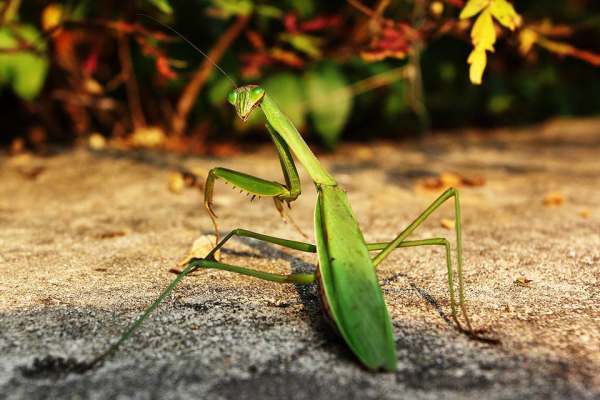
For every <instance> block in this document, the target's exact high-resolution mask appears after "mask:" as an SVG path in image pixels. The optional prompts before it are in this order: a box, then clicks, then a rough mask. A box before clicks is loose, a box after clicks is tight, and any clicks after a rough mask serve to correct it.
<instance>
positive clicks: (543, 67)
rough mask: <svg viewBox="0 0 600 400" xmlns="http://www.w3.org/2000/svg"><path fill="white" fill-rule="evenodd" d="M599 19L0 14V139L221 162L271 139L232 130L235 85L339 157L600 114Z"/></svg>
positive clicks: (459, 3)
mask: <svg viewBox="0 0 600 400" xmlns="http://www.w3.org/2000/svg"><path fill="white" fill-rule="evenodd" d="M598 11H599V10H598V3H597V2H594V1H593V0H570V1H569V0H557V1H553V2H536V1H528V0H522V1H519V2H516V3H514V4H511V2H509V1H508V0H468V1H464V0H445V1H440V0H433V1H429V0H408V1H399V0H397V1H391V0H379V1H367V0H363V1H362V2H361V1H359V0H348V1H329V2H322V1H317V0H285V1H278V2H269V1H263V0H212V1H209V0H204V1H203V0H195V1H185V2H175V1H172V0H171V1H169V0H136V1H125V2H123V1H121V2H117V1H114V0H109V1H103V2H95V1H92V0H69V1H53V2H48V1H41V0H31V1H27V2H22V1H19V0H0V106H1V107H2V110H3V113H4V114H5V117H4V118H3V122H4V123H5V126H4V130H3V134H2V136H0V141H1V143H4V144H10V143H13V144H14V142H15V141H17V142H18V143H20V145H21V146H22V145H23V143H26V144H27V145H29V146H33V147H39V146H45V145H47V144H48V143H52V142H73V141H76V140H88V138H91V137H94V138H95V140H94V143H104V142H102V140H100V141H99V140H98V138H99V137H104V138H105V139H107V143H110V144H112V145H115V146H123V147H136V146H142V147H161V148H165V149H168V150H175V151H183V152H194V153H206V152H213V153H222V154H225V153H226V152H227V151H225V150H223V149H224V147H223V146H218V144H219V143H222V142H224V141H231V140H232V139H239V138H240V137H242V136H246V137H250V138H259V137H260V138H267V137H268V136H267V135H265V134H264V132H262V130H264V127H263V126H262V124H264V117H262V116H261V115H260V113H255V114H254V115H253V117H252V118H250V120H249V121H248V122H247V123H246V124H242V123H241V121H239V120H238V119H236V118H235V115H234V113H233V110H232V108H231V107H230V106H228V105H227V103H226V96H227V93H228V91H229V90H231V89H232V88H233V87H234V84H233V82H232V81H235V82H236V83H237V84H239V85H241V84H246V83H259V84H261V85H263V86H264V87H265V88H266V90H267V91H268V92H269V93H270V94H271V96H272V97H273V98H274V99H275V100H276V101H277V102H278V103H279V105H280V106H281V108H282V109H283V110H284V111H285V112H286V113H287V115H288V116H289V117H290V119H291V120H292V121H293V122H294V124H296V125H297V126H298V128H299V129H301V131H302V132H303V133H305V134H306V135H308V136H312V137H316V138H318V141H319V142H320V143H321V144H322V145H324V146H325V147H327V148H330V149H331V148H334V147H335V145H336V144H337V143H338V142H339V140H340V139H342V138H348V139H359V140H363V139H370V138H397V137H400V136H403V135H414V134H419V133H422V132H424V131H427V130H428V129H430V128H434V129H439V128H442V129H446V128H458V127H462V126H468V125H478V126H483V127H486V126H493V125H499V124H503V125H504V124H509V125H510V124H521V123H531V122H535V121H539V120H541V119H543V118H547V117H551V116H556V115H590V114H597V113H598V110H600V96H598V95H597V93H598V91H599V89H600V80H598V79H597V78H598V74H597V72H598V70H597V67H598V66H599V65H600V56H599V55H598V53H597V48H594V46H597V45H598V40H597V37H598V30H599V29H600V13H598ZM161 23H162V24H166V25H168V26H164V25H161ZM170 28H173V29H176V30H177V31H178V32H181V34H182V35H183V36H185V38H187V39H189V41H190V42H191V43H193V44H194V45H195V46H197V48H198V49H200V52H199V51H198V50H196V49H194V48H193V46H190V44H189V43H186V42H185V40H184V39H182V38H181V37H179V36H178V35H177V34H176V33H175V32H174V31H173V30H171V29H170ZM471 46H472V48H470V47H471ZM200 53H205V54H207V55H208V57H209V58H210V60H208V59H207V58H206V57H205V56H203V54H200ZM214 63H216V64H218V65H219V66H220V67H221V68H222V70H223V72H224V73H225V74H226V75H227V76H225V75H224V74H221V73H220V72H219V71H217V70H216V68H215V66H214ZM469 64H470V66H469ZM98 132H99V133H100V135H101V136H99V134H98Z"/></svg>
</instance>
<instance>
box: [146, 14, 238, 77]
mask: <svg viewBox="0 0 600 400" xmlns="http://www.w3.org/2000/svg"><path fill="white" fill-rule="evenodd" d="M136 15H139V16H142V17H146V18H148V19H150V20H152V21H154V22H155V23H157V24H159V25H160V26H162V27H163V28H166V29H168V30H170V31H171V32H173V33H174V34H176V35H177V36H179V37H180V38H181V39H183V40H184V41H185V42H186V43H187V44H189V45H190V46H192V48H193V49H194V50H196V51H197V52H198V53H200V54H202V55H203V56H204V58H206V59H207V60H208V61H209V62H210V63H211V64H212V65H214V67H215V68H216V69H218V70H219V72H221V73H222V74H223V75H224V76H225V77H226V78H227V79H229V80H230V81H231V83H233V86H235V87H237V86H238V85H237V83H236V81H234V80H233V78H232V77H230V76H229V75H228V74H227V72H225V71H224V70H223V68H221V67H219V65H218V64H217V63H216V62H214V61H213V60H212V59H211V58H210V57H209V56H208V55H207V54H206V53H205V52H203V51H202V50H200V48H199V47H198V46H196V45H195V44H194V43H193V42H192V41H191V40H189V39H188V38H186V37H185V36H183V35H182V34H181V33H179V32H178V31H177V30H176V29H175V28H172V27H170V26H169V25H167V24H163V23H162V22H160V21H159V20H157V19H156V18H154V17H151V16H149V15H147V14H141V13H138V14H136Z"/></svg>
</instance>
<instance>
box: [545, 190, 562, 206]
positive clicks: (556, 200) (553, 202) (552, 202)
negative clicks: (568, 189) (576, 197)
mask: <svg viewBox="0 0 600 400" xmlns="http://www.w3.org/2000/svg"><path fill="white" fill-rule="evenodd" d="M564 202H565V196H563V195H562V194H560V193H558V192H552V193H548V194H546V196H544V205H545V206H546V207H557V206H560V205H562V204H563V203H564Z"/></svg>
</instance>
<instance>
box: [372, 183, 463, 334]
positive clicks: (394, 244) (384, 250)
mask: <svg viewBox="0 0 600 400" xmlns="http://www.w3.org/2000/svg"><path fill="white" fill-rule="evenodd" d="M450 198H454V214H455V224H454V228H455V233H456V273H457V275H458V299H459V305H460V309H461V311H462V314H463V317H464V319H465V322H466V324H467V329H468V331H469V332H473V328H472V327H471V321H470V319H469V315H468V313H467V308H466V305H465V295H464V278H463V271H462V230H461V212H460V196H459V194H458V191H457V190H456V189H454V188H450V189H448V190H446V191H445V192H444V193H442V195H441V196H440V197H438V198H437V199H436V200H435V201H434V202H433V203H431V205H430V206H429V207H427V209H426V210H425V211H424V212H423V213H421V215H419V216H418V217H417V219H415V220H414V221H413V222H412V223H411V224H410V225H408V227H406V228H405V229H404V230H403V231H402V232H400V234H399V235H398V236H397V237H396V238H395V239H394V240H392V241H391V242H389V243H387V244H382V243H377V244H375V245H376V246H375V247H376V248H373V250H379V249H380V250H381V252H380V253H379V254H377V255H376V256H375V257H374V258H373V265H374V266H375V267H377V265H379V264H380V263H381V262H382V261H383V260H384V259H385V258H386V257H387V256H388V255H389V254H390V253H391V252H392V251H393V250H394V249H396V248H398V247H409V245H408V243H415V244H412V246H424V245H441V246H445V248H446V263H447V266H448V291H449V294H450V300H451V302H450V304H451V307H452V318H453V319H454V321H455V322H456V324H457V325H458V327H459V328H460V329H462V326H461V324H460V323H459V321H458V315H457V311H456V302H455V299H454V281H453V273H452V260H451V256H450V244H449V243H448V241H447V240H445V239H441V238H435V239H425V240H422V241H413V242H406V241H405V239H406V238H407V237H408V236H409V235H410V234H411V233H413V232H414V230H415V229H417V227H418V226H419V225H421V224H422V223H423V221H425V220H426V219H427V218H428V217H429V216H430V215H431V214H432V213H433V212H434V211H435V210H437V209H438V208H439V207H440V206H441V205H442V204H443V203H444V202H446V200H448V199H450ZM371 246H373V245H371Z"/></svg>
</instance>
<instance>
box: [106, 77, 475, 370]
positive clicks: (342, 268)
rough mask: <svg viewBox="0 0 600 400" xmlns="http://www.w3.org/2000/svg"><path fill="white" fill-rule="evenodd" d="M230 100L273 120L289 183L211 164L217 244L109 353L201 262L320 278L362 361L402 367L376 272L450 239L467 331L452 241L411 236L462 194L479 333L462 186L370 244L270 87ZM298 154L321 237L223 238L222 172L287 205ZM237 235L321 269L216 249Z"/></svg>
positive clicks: (264, 275) (244, 112) (326, 303)
mask: <svg viewBox="0 0 600 400" xmlns="http://www.w3.org/2000/svg"><path fill="white" fill-rule="evenodd" d="M227 100H228V102H229V103H230V104H231V105H233V106H234V107H235V111H236V113H237V115H238V116H239V117H240V118H241V119H242V120H243V121H245V120H247V119H248V117H249V116H250V114H251V113H252V112H253V111H254V110H255V109H260V110H261V111H262V112H263V113H264V115H265V117H266V120H267V123H266V127H267V131H268V132H269V135H270V136H271V139H272V140H273V143H274V144H275V148H276V150H277V154H278V156H279V161H280V164H281V167H282V171H283V176H284V180H285V183H284V184H282V183H278V182H274V181H269V180H265V179H262V178H259V177H256V176H252V175H248V174H245V173H243V172H238V171H233V170H230V169H225V168H219V167H217V168H213V169H211V170H210V172H209V174H208V177H207V179H206V184H205V199H204V204H205V206H206V209H207V211H208V214H209V215H210V217H211V219H212V221H213V224H214V226H215V231H216V233H217V244H216V246H215V247H214V248H213V249H212V250H211V251H210V252H209V253H208V254H207V255H206V256H205V257H204V258H194V259H192V260H190V261H189V262H188V263H187V265H186V266H185V268H184V269H183V271H182V272H181V273H179V274H178V276H177V277H176V278H175V279H174V280H173V282H172V283H171V284H170V285H169V286H168V287H167V288H166V289H165V290H164V291H163V292H162V293H161V294H160V296H159V297H158V298H157V300H156V301H155V302H154V303H152V304H151V305H150V306H149V307H148V308H147V309H146V310H145V312H144V313H143V314H142V316H140V317H139V318H138V320H137V321H135V322H134V323H133V324H132V326H131V327H130V328H129V329H128V330H127V331H126V332H125V333H124V334H123V335H122V336H121V338H120V339H119V341H118V342H116V343H115V344H114V345H113V346H112V347H111V348H110V349H109V350H108V351H107V352H106V353H105V354H103V355H102V356H101V357H104V356H105V355H106V354H107V353H109V352H112V351H114V350H116V348H117V347H118V346H120V345H121V344H122V343H123V342H124V341H125V340H127V339H128V338H129V337H130V336H131V335H132V334H133V332H134V331H135V329H137V327H138V326H139V325H140V324H141V323H142V322H143V321H144V320H145V319H146V317H147V316H148V315H149V314H150V313H151V312H152V311H153V310H154V309H155V308H156V307H157V306H158V305H159V304H160V303H161V302H162V301H163V300H164V299H165V298H166V297H167V296H168V295H169V294H170V293H171V292H172V291H173V289H174V288H175V287H176V286H177V284H178V283H179V282H180V281H181V280H182V279H183V278H184V277H186V276H187V275H189V274H190V273H192V272H194V271H196V270H199V269H219V270H223V271H229V272H234V273H238V274H243V275H249V276H252V277H255V278H259V279H262V280H266V281H271V282H278V283H292V284H312V283H314V282H316V283H317V284H318V285H319V288H320V291H319V292H320V297H321V301H322V304H323V309H324V311H325V314H326V316H327V317H328V318H329V319H330V320H331V321H332V322H333V325H334V326H335V328H336V330H337V331H338V333H339V334H340V335H341V337H342V338H343V339H344V341H345V342H346V343H347V345H348V347H349V348H350V349H351V350H352V352H353V353H354V354H355V355H356V357H357V358H358V360H360V362H361V363H362V364H363V365H364V366H365V367H366V368H368V369H370V370H385V371H395V370H396V345H395V341H394V335H393V329H392V324H391V320H390V315H389V313H388V310H387V307H386V305H385V302H384V298H383V294H382V291H381V288H380V286H379V283H378V280H377V275H376V269H377V267H378V266H379V264H381V262H382V261H384V260H385V259H386V257H388V256H389V255H390V253H391V252H392V251H393V250H395V249H397V248H403V247H415V246H443V247H444V248H445V255H446V264H447V269H448V291H449V295H450V306H451V311H452V318H453V320H454V321H455V323H456V324H457V326H458V328H459V329H461V330H463V328H462V326H461V324H460V322H459V319H458V310H457V303H456V301H455V294H454V278H453V267H452V257H451V247H450V243H449V241H448V240H447V239H445V238H441V237H436V238H431V239H420V240H406V239H407V238H408V237H409V236H410V235H411V234H412V233H413V232H414V230H415V229H416V228H417V227H418V226H419V225H420V224H421V223H423V221H425V220H426V219H427V218H428V217H429V216H430V215H431V214H432V213H433V212H434V211H435V210H436V209H437V208H438V207H440V206H441V205H442V204H443V203H444V202H446V201H447V200H449V199H454V212H455V219H456V222H455V233H456V264H457V268H456V272H457V274H458V289H459V301H458V305H459V306H460V308H461V311H462V315H463V317H464V319H465V323H466V326H467V331H468V332H472V327H471V322H470V320H469V317H468V313H467V310H466V306H465V298H464V282H463V273H462V244H461V209H460V199H459V193H458V191H457V190H456V189H454V188H450V189H448V190H446V191H445V192H444V193H443V194H442V195H441V196H439V197H438V198H437V199H436V200H435V201H434V202H433V203H432V204H431V205H430V206H429V207H427V209H425V211H424V212H423V213H422V214H421V215H419V216H418V217H417V218H416V219H415V220H414V221H413V222H412V223H410V224H409V225H408V227H406V228H405V229H404V230H403V231H401V232H400V233H399V234H398V236H396V238H395V239H394V240H392V241H390V242H387V243H366V242H365V239H364V237H363V234H362V232H361V229H360V227H359V225H358V222H357V220H356V218H355V217H354V214H353V212H352V209H351V207H350V203H349V202H348V197H347V195H346V192H345V191H344V189H343V188H342V187H341V186H340V185H339V184H338V183H337V182H336V180H335V179H334V178H333V176H332V175H331V174H330V173H329V172H327V171H326V170H325V168H324V167H323V166H322V165H321V163H320V162H319V160H318V159H317V157H316V156H315V155H314V153H313V152H312V151H311V150H310V148H309V147H308V145H307V144H306V142H305V141H304V139H303V138H302V136H301V135H300V133H299V132H298V130H297V129H296V128H295V126H294V125H293V124H292V122H291V121H290V120H289V119H288V118H287V117H286V116H285V114H284V113H283V112H282V111H281V110H280V109H279V107H278V106H277V104H276V103H275V101H274V100H273V99H272V98H271V97H270V96H269V95H268V93H266V91H265V90H264V89H263V88H262V87H260V86H257V85H246V86H242V87H239V88H236V89H234V90H233V91H231V92H230V93H229V95H228V97H227ZM292 153H293V154H294V156H295V157H296V158H297V159H298V161H299V162H300V164H301V165H302V166H303V167H304V168H305V170H306V171H307V173H308V174H309V176H310V178H311V179H312V181H313V183H314V185H315V188H316V191H317V201H316V206H315V214H314V235H315V238H316V244H311V243H305V242H299V241H295V240H289V239H283V238H279V237H274V236H269V235H264V234H261V233H257V232H252V231H249V230H246V229H241V228H239V229H234V230H232V231H231V232H229V233H228V234H227V235H225V236H224V237H223V238H222V239H221V238H220V235H219V233H218V232H219V229H218V225H217V216H216V214H215V212H214V210H213V191H214V185H215V181H216V180H218V179H221V180H223V181H225V182H228V183H229V184H231V185H233V186H235V187H237V188H239V189H241V190H243V191H245V192H248V193H249V194H251V195H256V196H261V197H270V198H272V199H273V201H274V203H275V205H276V208H277V209H278V210H279V211H280V212H281V210H282V208H283V204H284V203H288V204H289V203H290V202H292V201H294V200H296V199H297V198H298V196H299V195H300V193H301V187H300V177H299V175H298V171H297V168H296V165H295V163H294V158H293V156H292ZM233 237H247V238H252V239H256V240H260V241H264V242H268V243H272V244H275V245H279V246H283V247H286V248H289V249H293V250H297V251H302V252H308V253H316V254H317V257H318V266H317V268H316V270H315V272H313V273H292V274H288V275H284V274H275V273H270V272H264V271H259V270H254V269H251V268H248V267H244V266H239V265H231V264H226V263H222V262H219V261H217V260H216V258H215V254H216V253H217V251H219V249H221V248H222V247H223V246H224V245H225V244H226V243H227V242H228V241H229V240H230V239H232V238H233ZM374 251H377V252H378V253H377V254H376V255H375V256H374V257H371V256H370V254H369V253H370V252H374Z"/></svg>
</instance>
